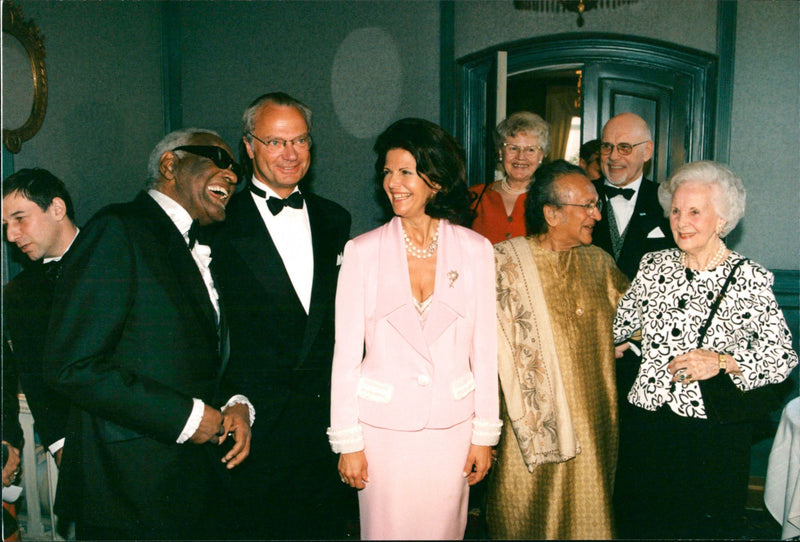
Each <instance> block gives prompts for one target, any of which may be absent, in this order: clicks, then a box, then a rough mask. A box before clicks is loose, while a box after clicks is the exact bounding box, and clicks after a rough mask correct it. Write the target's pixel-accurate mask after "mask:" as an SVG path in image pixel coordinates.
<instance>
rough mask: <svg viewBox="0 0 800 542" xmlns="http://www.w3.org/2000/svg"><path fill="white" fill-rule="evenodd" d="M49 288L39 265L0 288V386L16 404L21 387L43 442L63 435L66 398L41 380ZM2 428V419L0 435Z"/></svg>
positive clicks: (48, 441) (50, 304)
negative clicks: (0, 340)
mask: <svg viewBox="0 0 800 542" xmlns="http://www.w3.org/2000/svg"><path fill="white" fill-rule="evenodd" d="M53 288H54V283H53V280H52V279H50V278H49V277H47V276H46V275H45V273H44V270H43V268H42V265H41V264H33V265H31V266H30V267H29V268H27V269H25V270H23V271H22V272H21V273H20V274H18V275H17V276H16V277H14V278H13V279H12V280H11V281H10V282H9V283H8V284H6V285H5V287H4V288H3V334H4V339H5V345H4V353H5V356H4V359H3V389H4V390H5V389H8V390H9V391H13V392H14V395H13V401H12V403H11V404H8V407H13V406H16V405H17V397H16V390H17V385H18V384H19V386H20V387H21V388H22V391H23V393H25V398H26V399H27V401H28V406H29V407H30V409H31V413H32V414H33V419H34V423H35V424H36V426H35V429H36V432H37V433H39V437H40V438H41V439H42V441H43V444H44V445H45V446H50V445H51V444H53V443H54V442H56V441H58V440H60V439H62V438H64V436H65V431H66V427H67V418H68V417H69V401H67V399H66V397H64V396H63V395H61V394H60V393H58V391H56V390H55V389H53V388H52V387H50V386H48V385H47V384H45V381H44V372H43V369H42V354H43V350H44V342H45V335H46V333H47V325H48V322H49V321H50V309H51V307H52V305H53ZM6 404H7V403H6ZM6 404H4V405H3V407H4V410H5V407H6ZM18 409H19V407H18V406H17V411H18ZM16 423H17V425H18V424H19V422H18V421H17V422H16ZM6 429H7V426H6V424H4V425H3V434H4V435H5V434H6V433H5V432H6ZM12 429H13V428H12ZM3 438H4V439H6V440H8V439H7V438H6V437H5V436H4V437H3Z"/></svg>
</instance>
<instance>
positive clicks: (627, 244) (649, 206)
mask: <svg viewBox="0 0 800 542" xmlns="http://www.w3.org/2000/svg"><path fill="white" fill-rule="evenodd" d="M604 183H605V179H603V178H602V177H601V178H600V179H598V180H596V181H594V185H595V188H596V189H597V193H598V195H599V197H600V198H601V199H602V200H603V203H604V208H605V209H607V208H608V207H609V205H610V204H609V203H608V200H606V199H605V196H603V184H604ZM602 215H603V218H601V219H600V222H598V223H597V224H595V226H594V232H593V234H592V244H594V245H596V246H598V247H600V248H602V249H603V250H605V251H606V252H608V253H609V254H611V256H612V257H613V256H614V249H613V248H612V246H611V233H610V230H609V223H608V215H607V213H606V212H603V213H602ZM658 231H660V232H661V233H660V235H659V234H658V233H657V232H658ZM674 246H675V241H674V240H673V238H672V231H671V230H670V228H669V220H667V219H666V218H664V210H663V209H662V208H661V205H660V204H659V203H658V184H656V183H654V182H653V181H650V180H647V179H642V184H641V186H640V187H639V193H638V195H637V196H636V206H635V207H634V209H633V215H632V216H631V221H630V223H629V224H628V233H627V234H626V235H625V241H624V242H623V244H622V250H621V251H620V254H619V258H617V267H619V268H620V270H621V271H622V272H623V273H625V275H627V276H628V278H629V279H630V280H633V277H634V276H635V275H636V271H638V269H639V261H640V260H641V259H642V256H644V255H645V253H647V252H652V251H655V250H663V249H665V248H670V247H674Z"/></svg>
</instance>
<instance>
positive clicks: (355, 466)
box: [339, 450, 369, 489]
mask: <svg viewBox="0 0 800 542" xmlns="http://www.w3.org/2000/svg"><path fill="white" fill-rule="evenodd" d="M339 478H341V479H342V482H344V483H345V484H347V485H349V486H350V487H354V488H356V489H364V488H365V487H367V486H366V484H367V483H368V482H369V475H368V474H367V456H366V454H364V451H363V450H362V451H360V452H353V453H350V454H341V455H340V456H339Z"/></svg>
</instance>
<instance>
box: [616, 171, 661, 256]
mask: <svg viewBox="0 0 800 542" xmlns="http://www.w3.org/2000/svg"><path fill="white" fill-rule="evenodd" d="M657 189H658V186H657V185H655V184H654V183H652V182H651V181H648V180H647V179H642V184H641V185H640V187H639V195H638V196H637V197H636V205H635V206H634V209H633V215H632V216H631V221H630V224H629V225H628V232H627V233H626V234H625V242H624V243H623V245H622V251H621V252H620V258H621V257H622V254H623V253H625V252H628V251H630V250H635V249H636V248H638V247H640V246H642V245H643V244H644V243H645V242H646V238H647V234H649V233H650V231H651V230H652V229H653V228H655V227H656V226H659V225H661V221H662V217H663V214H664V212H663V211H662V209H661V206H660V205H659V204H658V197H657V194H655V193H654V192H655V191H656V190H657ZM653 202H655V206H653Z"/></svg>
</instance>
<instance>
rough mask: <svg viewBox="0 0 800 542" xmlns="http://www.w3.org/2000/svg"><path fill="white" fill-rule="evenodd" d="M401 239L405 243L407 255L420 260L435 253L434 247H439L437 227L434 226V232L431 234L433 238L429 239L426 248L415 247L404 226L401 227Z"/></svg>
mask: <svg viewBox="0 0 800 542" xmlns="http://www.w3.org/2000/svg"><path fill="white" fill-rule="evenodd" d="M403 239H404V240H405V243H406V253H408V255H409V256H413V257H415V258H418V259H420V260H427V259H428V258H430V257H431V256H433V255H434V254H436V249H437V248H439V227H438V226H437V227H436V232H435V233H434V234H433V239H431V244H430V245H428V248H417V247H415V246H414V243H413V242H411V239H409V238H408V234H407V233H406V229H405V228H403Z"/></svg>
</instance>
